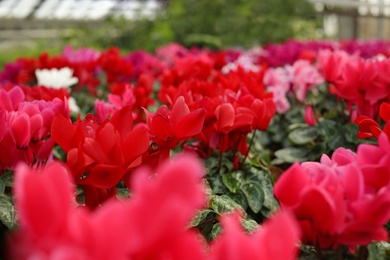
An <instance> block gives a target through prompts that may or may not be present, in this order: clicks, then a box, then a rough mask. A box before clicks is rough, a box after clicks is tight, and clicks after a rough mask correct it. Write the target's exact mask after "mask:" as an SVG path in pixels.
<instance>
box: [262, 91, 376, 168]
mask: <svg viewBox="0 0 390 260" xmlns="http://www.w3.org/2000/svg"><path fill="white" fill-rule="evenodd" d="M319 91H320V94H319V95H315V96H313V95H311V96H310V95H309V97H308V98H307V100H306V103H309V104H312V105H313V107H314V109H315V111H316V113H317V114H318V115H319V118H318V122H317V124H316V125H315V126H308V125H307V124H306V123H304V109H305V104H297V101H296V100H295V99H292V100H291V101H290V102H291V103H292V107H291V109H290V110H288V111H287V112H286V113H285V114H281V115H279V114H277V115H275V116H274V118H273V120H272V121H271V124H270V126H269V127H268V129H267V131H266V132H261V133H259V134H258V136H257V137H256V140H257V142H260V143H261V144H262V145H263V146H264V147H267V149H269V150H270V154H271V162H270V164H271V165H278V166H280V167H281V168H282V169H286V168H287V167H288V166H290V165H291V164H292V163H294V162H304V161H319V159H320V157H321V156H322V154H327V155H329V156H331V155H332V153H333V152H334V151H335V150H336V149H337V148H339V147H344V148H347V149H351V150H352V151H356V149H357V146H358V145H359V144H361V143H369V142H372V141H371V140H367V139H366V140H363V139H359V138H358V137H357V133H358V131H359V127H358V125H356V124H355V123H352V122H350V121H349V115H348V113H347V112H346V111H345V108H344V107H345V106H344V104H342V103H340V102H337V101H336V98H335V97H334V96H332V95H331V94H329V93H328V92H327V90H326V88H325V86H319Z"/></svg>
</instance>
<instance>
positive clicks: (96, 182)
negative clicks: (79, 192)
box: [80, 164, 125, 189]
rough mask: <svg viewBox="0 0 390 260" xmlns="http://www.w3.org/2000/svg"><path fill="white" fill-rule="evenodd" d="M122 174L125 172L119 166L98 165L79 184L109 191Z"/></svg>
mask: <svg viewBox="0 0 390 260" xmlns="http://www.w3.org/2000/svg"><path fill="white" fill-rule="evenodd" d="M124 174H125V171H124V170H123V168H122V167H120V166H115V165H105V164H99V165H96V166H95V167H93V168H92V170H91V171H90V172H89V174H88V176H87V177H85V179H83V180H82V181H80V184H81V185H91V186H93V187H97V188H101V189H109V188H112V187H114V186H115V185H116V184H117V183H118V182H119V181H120V179H121V178H122V176H123V175H124Z"/></svg>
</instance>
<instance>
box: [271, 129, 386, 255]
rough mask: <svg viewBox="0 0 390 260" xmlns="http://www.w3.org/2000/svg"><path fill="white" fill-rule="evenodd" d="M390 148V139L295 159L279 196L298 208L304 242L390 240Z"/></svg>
mask: <svg viewBox="0 0 390 260" xmlns="http://www.w3.org/2000/svg"><path fill="white" fill-rule="evenodd" d="M383 136H384V135H383ZM384 138H386V137H385V136H384ZM389 149H390V146H389V143H388V140H387V139H386V140H382V141H381V144H380V146H379V147H375V146H367V145H364V146H359V149H358V153H357V154H355V153H353V152H352V151H350V150H347V149H344V148H339V149H337V150H336V151H335V153H334V154H333V156H332V158H329V157H327V156H326V155H323V156H322V158H321V163H316V162H306V163H303V164H302V165H300V164H298V163H295V164H294V165H293V166H292V167H291V168H289V169H288V170H287V171H286V172H285V173H284V174H283V175H282V176H281V177H280V178H279V180H278V181H277V183H276V184H275V187H274V192H275V196H276V197H277V198H278V199H279V201H280V203H281V206H282V207H283V208H287V209H291V210H292V211H293V212H294V215H295V216H296V218H297V219H298V221H299V224H300V227H301V231H302V233H303V238H302V239H303V242H304V243H309V244H312V245H317V244H318V245H319V246H320V247H321V248H328V247H337V246H338V245H347V246H349V247H352V248H353V247H354V246H357V245H368V244H370V243H371V242H372V241H380V240H387V237H388V234H387V232H386V230H385V229H384V228H383V226H384V224H385V223H386V222H387V221H388V220H389V219H390V185H389V178H388V177H389V173H388V169H386V170H387V172H384V170H385V166H384V165H387V166H388V165H389V156H388V155H384V153H383V152H384V151H386V154H388V151H389ZM362 158H366V159H365V160H364V159H362ZM367 158H368V161H367ZM376 162H380V164H379V165H377V164H374V163H376ZM387 168H388V167H387Z"/></svg>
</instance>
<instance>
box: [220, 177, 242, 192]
mask: <svg viewBox="0 0 390 260" xmlns="http://www.w3.org/2000/svg"><path fill="white" fill-rule="evenodd" d="M222 181H223V184H225V186H226V187H227V188H228V189H229V190H230V191H231V192H233V193H235V192H236V190H237V188H238V187H240V185H241V181H242V173H241V172H230V173H224V174H222Z"/></svg>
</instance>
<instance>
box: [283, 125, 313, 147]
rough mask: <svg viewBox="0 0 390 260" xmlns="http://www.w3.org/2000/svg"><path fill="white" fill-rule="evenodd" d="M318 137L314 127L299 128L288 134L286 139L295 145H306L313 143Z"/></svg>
mask: <svg viewBox="0 0 390 260" xmlns="http://www.w3.org/2000/svg"><path fill="white" fill-rule="evenodd" d="M317 136H318V131H317V128H316V127H308V126H306V127H300V128H297V129H295V130H293V131H291V132H290V133H289V134H288V139H289V140H290V141H291V142H292V143H293V144H297V145H303V144H307V143H309V142H311V141H314V140H315V139H316V138H317Z"/></svg>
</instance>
